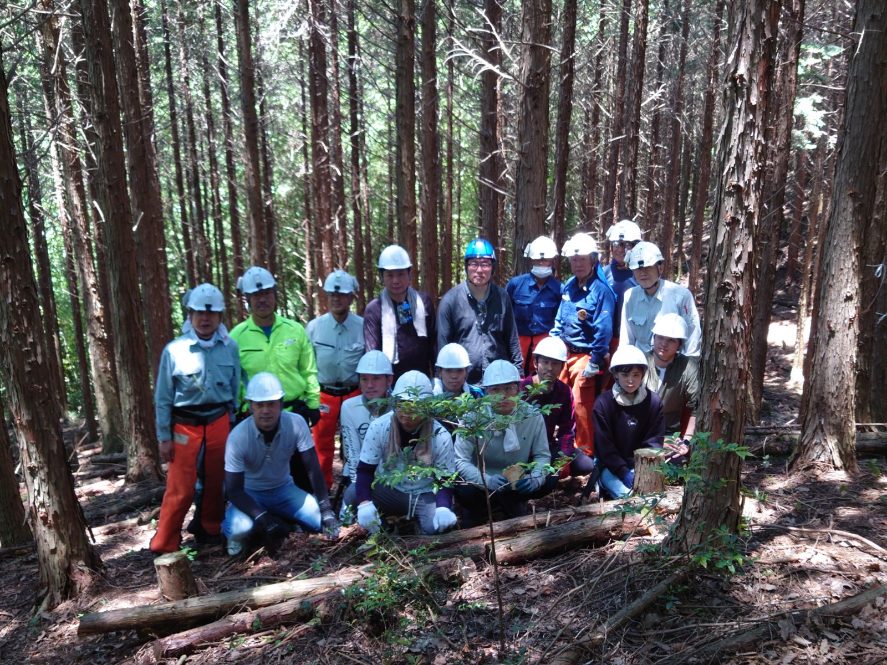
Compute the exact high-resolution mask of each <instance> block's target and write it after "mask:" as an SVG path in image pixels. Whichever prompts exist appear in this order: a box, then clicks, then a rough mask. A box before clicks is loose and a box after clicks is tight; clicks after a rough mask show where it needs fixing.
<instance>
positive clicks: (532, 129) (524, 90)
mask: <svg viewBox="0 0 887 665" xmlns="http://www.w3.org/2000/svg"><path fill="white" fill-rule="evenodd" d="M522 7H523V9H522V13H523V20H522V25H523V28H522V36H521V43H522V44H523V46H522V48H521V59H520V95H519V98H518V121H517V123H518V124H517V164H516V165H515V168H514V171H515V179H514V187H515V197H514V244H513V245H512V247H514V261H513V263H512V274H518V273H519V272H521V267H522V265H521V264H522V262H523V258H522V257H523V249H524V247H526V245H527V243H529V242H531V241H532V240H533V238H535V237H536V236H539V235H542V234H543V233H544V232H545V200H546V195H545V189H546V184H547V177H548V125H549V119H548V90H549V87H550V80H551V77H550V75H549V72H548V67H549V60H550V52H549V50H548V47H549V44H550V42H551V0H524V1H523V3H522Z"/></svg>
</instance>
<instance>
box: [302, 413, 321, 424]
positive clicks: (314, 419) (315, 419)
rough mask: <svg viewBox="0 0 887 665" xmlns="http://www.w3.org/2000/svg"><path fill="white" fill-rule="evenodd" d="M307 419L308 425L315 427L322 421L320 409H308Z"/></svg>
mask: <svg viewBox="0 0 887 665" xmlns="http://www.w3.org/2000/svg"><path fill="white" fill-rule="evenodd" d="M305 420H307V421H308V427H314V426H315V425H316V424H317V423H319V422H320V409H307V412H306V416H305Z"/></svg>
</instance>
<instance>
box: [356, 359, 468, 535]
mask: <svg viewBox="0 0 887 665" xmlns="http://www.w3.org/2000/svg"><path fill="white" fill-rule="evenodd" d="M431 396H432V391H431V381H430V379H429V378H428V377H427V376H426V375H424V374H422V372H418V371H416V370H410V371H409V372H406V373H405V374H402V375H401V376H400V377H399V378H398V379H397V381H396V382H395V384H394V390H393V391H392V397H393V398H394V399H395V404H394V411H392V412H391V413H386V414H385V415H383V416H380V417H379V418H377V419H376V420H374V421H373V422H372V423H371V424H370V426H369V429H368V430H367V433H366V437H365V438H364V442H363V448H362V449H361V451H360V463H359V464H358V465H357V483H355V485H352V486H351V487H349V488H348V491H346V497H347V499H348V500H350V496H349V493H350V491H351V489H352V487H353V488H354V497H355V501H356V503H357V522H358V524H360V525H361V526H362V527H363V528H365V529H366V530H367V531H370V532H371V533H374V532H376V531H378V530H379V527H380V525H381V519H380V516H379V513H380V512H381V514H382V515H389V516H400V517H406V518H407V519H412V518H414V517H415V518H416V520H417V521H418V523H419V530H420V531H421V532H422V533H424V534H431V533H441V532H442V531H446V530H447V529H451V528H453V527H454V526H456V514H455V513H454V512H453V509H452V506H453V493H452V490H451V489H449V488H448V487H441V488H440V489H438V490H437V491H436V492H435V491H434V480H433V479H432V478H429V477H428V476H427V475H418V476H417V475H414V474H413V473H411V470H410V467H415V466H423V467H434V468H435V469H436V470H437V472H438V473H439V474H441V475H443V476H452V475H454V473H455V468H454V465H453V439H452V438H451V437H450V433H449V432H447V430H446V429H444V427H443V425H441V424H440V423H439V422H437V421H436V420H434V419H433V418H431V417H429V416H427V415H425V414H422V413H421V402H422V401H423V400H425V399H427V398H429V397H431ZM377 471H378V474H377Z"/></svg>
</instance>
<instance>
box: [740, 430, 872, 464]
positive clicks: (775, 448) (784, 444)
mask: <svg viewBox="0 0 887 665" xmlns="http://www.w3.org/2000/svg"><path fill="white" fill-rule="evenodd" d="M755 429H757V430H758V431H755ZM761 430H764V431H761ZM768 437H772V438H768ZM800 437H801V432H800V431H799V430H798V429H797V428H789V427H786V428H780V427H767V428H763V427H760V428H750V427H747V428H746V429H745V445H746V446H748V448H749V450H750V451H751V452H752V453H754V454H755V455H760V454H763V453H766V454H768V455H778V456H783V455H788V454H789V453H791V452H792V450H794V448H795V446H796V445H797V443H798V439H799V438H800ZM856 454H857V455H860V456H862V455H870V456H875V457H877V456H882V455H887V432H857V433H856Z"/></svg>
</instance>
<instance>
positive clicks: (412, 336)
mask: <svg viewBox="0 0 887 665" xmlns="http://www.w3.org/2000/svg"><path fill="white" fill-rule="evenodd" d="M378 268H379V276H380V278H381V280H382V287H383V288H382V292H381V293H380V294H379V297H378V298H375V299H373V300H371V301H370V303H369V304H368V305H367V306H366V309H365V310H364V312H363V336H364V339H365V341H366V347H365V350H366V351H373V350H377V351H382V353H384V354H385V355H386V356H388V360H390V361H391V366H392V367H393V368H394V378H395V380H397V378H398V377H399V376H401V375H402V374H404V373H405V372H408V371H410V370H413V369H414V370H417V371H419V372H422V373H423V374H426V375H428V374H430V372H431V361H432V359H433V358H434V348H435V344H436V340H437V329H436V327H435V326H436V325H437V322H436V317H435V310H434V303H433V302H432V300H431V296H429V295H428V294H427V293H423V292H421V291H417V290H416V289H414V288H413V287H412V279H413V262H412V260H411V259H410V255H409V254H407V250H405V249H404V248H403V247H401V246H400V245H389V246H388V247H386V248H385V249H383V250H382V252H381V253H380V254H379V263H378Z"/></svg>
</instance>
